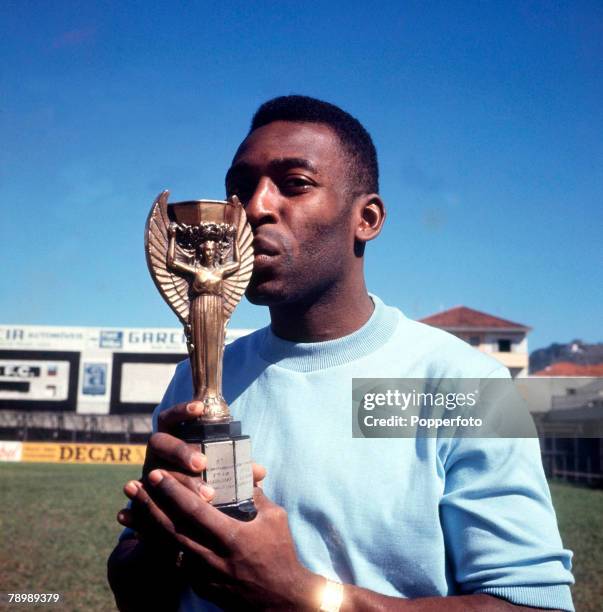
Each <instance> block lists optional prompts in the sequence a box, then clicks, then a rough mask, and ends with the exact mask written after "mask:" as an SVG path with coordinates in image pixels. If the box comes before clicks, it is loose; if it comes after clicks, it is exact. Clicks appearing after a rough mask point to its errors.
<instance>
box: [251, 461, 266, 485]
mask: <svg viewBox="0 0 603 612" xmlns="http://www.w3.org/2000/svg"><path fill="white" fill-rule="evenodd" d="M252 470H253V484H254V486H256V487H257V486H261V482H262V480H264V478H266V468H265V467H264V466H263V465H260V464H259V463H254V464H253V465H252Z"/></svg>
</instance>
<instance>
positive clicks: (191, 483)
mask: <svg viewBox="0 0 603 612" xmlns="http://www.w3.org/2000/svg"><path fill="white" fill-rule="evenodd" d="M170 474H171V475H172V476H173V477H174V478H175V479H176V480H177V481H178V482H179V483H180V484H183V485H184V486H185V487H187V488H188V489H190V490H191V491H192V492H193V493H197V494H198V495H200V496H201V497H202V498H203V499H205V500H206V501H211V500H212V499H213V498H214V497H215V496H216V490H215V489H214V488H213V487H212V486H210V485H208V484H207V483H206V482H205V480H203V479H202V478H200V477H199V476H187V475H186V474H183V473H182V472H170Z"/></svg>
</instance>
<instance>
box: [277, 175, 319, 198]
mask: <svg viewBox="0 0 603 612" xmlns="http://www.w3.org/2000/svg"><path fill="white" fill-rule="evenodd" d="M313 186H314V182H313V181H312V180H311V179H309V178H308V177H306V176H303V175H299V174H295V175H289V176H286V177H285V178H284V179H283V181H282V182H281V191H282V192H283V193H288V194H292V195H297V194H302V193H306V192H307V191H309V190H310V189H312V187H313Z"/></svg>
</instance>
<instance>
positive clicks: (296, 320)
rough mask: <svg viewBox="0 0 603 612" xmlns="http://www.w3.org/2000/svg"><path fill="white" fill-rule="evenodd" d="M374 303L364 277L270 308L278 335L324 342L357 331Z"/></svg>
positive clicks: (273, 325) (274, 331)
mask: <svg viewBox="0 0 603 612" xmlns="http://www.w3.org/2000/svg"><path fill="white" fill-rule="evenodd" d="M373 310H374V304H373V302H372V300H371V298H370V296H369V294H368V292H367V290H366V286H365V284H364V278H362V279H361V281H360V282H356V283H350V285H349V286H344V287H341V286H333V287H330V288H329V289H327V290H326V291H323V292H321V293H320V294H317V295H315V296H312V297H311V298H309V299H308V300H305V301H303V302H294V303H290V304H279V305H276V306H271V307H270V321H271V327H272V331H273V333H274V334H275V335H277V336H279V337H280V338H283V339H284V340H289V341H291V342H322V341H325V340H335V339H337V338H342V337H343V336H347V335H349V334H352V333H354V332H355V331H356V330H358V329H360V328H361V327H362V326H363V325H364V324H365V323H366V322H367V321H368V320H369V319H370V317H371V314H372V313H373Z"/></svg>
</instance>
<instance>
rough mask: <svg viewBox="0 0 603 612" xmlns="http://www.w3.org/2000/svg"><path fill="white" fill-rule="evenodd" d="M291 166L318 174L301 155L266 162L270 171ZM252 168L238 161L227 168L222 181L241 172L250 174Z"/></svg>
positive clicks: (231, 178)
mask: <svg viewBox="0 0 603 612" xmlns="http://www.w3.org/2000/svg"><path fill="white" fill-rule="evenodd" d="M291 168H304V169H305V170H308V172H312V173H313V174H318V169H317V168H316V166H315V165H314V164H313V163H312V162H311V161H310V160H309V159H305V158H303V157H279V158H277V159H273V160H271V161H270V162H269V163H268V170H269V171H271V172H274V171H277V172H278V171H280V172H283V171H284V170H291ZM254 170H255V166H252V165H251V164H248V163H247V162H238V163H236V164H234V166H231V167H230V168H229V169H228V172H227V173H226V177H225V178H224V182H225V183H226V184H227V185H228V183H229V182H230V181H232V180H233V179H234V178H235V177H236V176H238V175H241V174H252V173H253V172H254Z"/></svg>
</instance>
